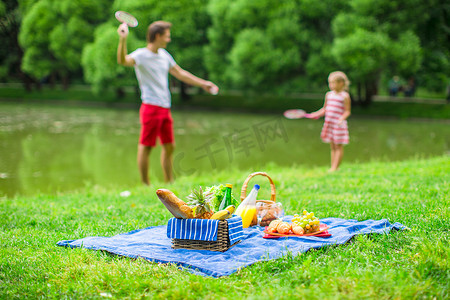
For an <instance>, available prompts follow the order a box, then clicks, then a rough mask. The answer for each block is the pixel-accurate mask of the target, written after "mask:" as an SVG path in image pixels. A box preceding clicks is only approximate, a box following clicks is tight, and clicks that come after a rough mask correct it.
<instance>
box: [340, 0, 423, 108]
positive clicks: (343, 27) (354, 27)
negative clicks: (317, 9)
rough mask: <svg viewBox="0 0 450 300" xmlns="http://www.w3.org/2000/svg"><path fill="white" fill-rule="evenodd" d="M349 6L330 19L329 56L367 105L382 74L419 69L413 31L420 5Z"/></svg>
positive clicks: (374, 1)
mask: <svg viewBox="0 0 450 300" xmlns="http://www.w3.org/2000/svg"><path fill="white" fill-rule="evenodd" d="M350 6H351V9H349V10H348V11H343V12H341V13H340V14H339V15H337V16H336V18H335V19H334V20H333V32H334V34H335V39H334V42H333V48H332V54H333V56H334V57H335V59H336V61H337V62H338V64H339V66H340V67H341V68H343V70H344V71H347V72H348V73H349V75H350V77H351V78H352V81H353V82H354V83H356V84H357V86H358V98H359V99H360V100H361V99H362V98H364V100H363V102H364V103H365V104H369V103H370V102H371V100H372V96H373V95H375V94H376V93H377V90H378V84H379V81H380V77H381V75H382V74H383V73H386V74H388V75H390V76H392V75H395V74H399V75H403V76H411V75H413V74H415V73H416V72H417V71H418V70H419V68H420V66H421V62H422V48H421V45H420V39H419V37H418V36H417V34H416V30H415V29H417V26H418V24H420V22H421V20H422V19H423V15H422V14H423V10H422V9H421V8H422V7H423V3H422V1H420V0H411V1H407V2H405V1H392V0H351V1H350ZM362 89H364V90H365V96H364V97H362V95H361V94H362Z"/></svg>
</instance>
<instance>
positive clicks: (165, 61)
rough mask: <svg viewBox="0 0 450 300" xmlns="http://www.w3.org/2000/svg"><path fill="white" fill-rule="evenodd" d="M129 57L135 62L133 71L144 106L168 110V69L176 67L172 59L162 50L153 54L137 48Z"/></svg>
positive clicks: (169, 98) (169, 103)
mask: <svg viewBox="0 0 450 300" xmlns="http://www.w3.org/2000/svg"><path fill="white" fill-rule="evenodd" d="M130 56H131V57H132V58H133V59H134V61H135V62H136V64H135V66H134V70H135V72H136V77H137V79H138V82H139V87H140V89H141V99H142V102H143V103H145V104H151V105H156V106H161V107H165V108H170V105H171V97H170V91H169V69H170V68H172V67H173V66H175V65H176V62H175V60H174V59H173V57H172V56H171V55H170V54H169V52H167V51H166V50H165V49H163V48H159V49H158V53H154V52H152V51H150V50H149V49H147V48H138V49H136V50H135V51H133V52H132V53H130Z"/></svg>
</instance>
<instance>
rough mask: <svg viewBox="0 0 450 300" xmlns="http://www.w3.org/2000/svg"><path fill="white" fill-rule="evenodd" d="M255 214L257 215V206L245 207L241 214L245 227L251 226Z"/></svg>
mask: <svg viewBox="0 0 450 300" xmlns="http://www.w3.org/2000/svg"><path fill="white" fill-rule="evenodd" d="M255 215H256V206H248V207H247V208H245V209H244V212H243V213H242V215H241V217H242V227H243V228H247V227H249V226H250V224H251V223H252V221H253V218H254V217H255Z"/></svg>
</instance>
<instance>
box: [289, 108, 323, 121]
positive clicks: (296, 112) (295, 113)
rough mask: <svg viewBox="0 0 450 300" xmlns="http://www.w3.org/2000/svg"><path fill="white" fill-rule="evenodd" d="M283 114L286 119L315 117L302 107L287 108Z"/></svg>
mask: <svg viewBox="0 0 450 300" xmlns="http://www.w3.org/2000/svg"><path fill="white" fill-rule="evenodd" d="M283 115H284V116H285V117H286V118H288V119H301V118H308V119H317V118H314V117H312V116H311V114H307V113H306V111H304V110H303V109H288V110H286V111H285V112H284V113H283Z"/></svg>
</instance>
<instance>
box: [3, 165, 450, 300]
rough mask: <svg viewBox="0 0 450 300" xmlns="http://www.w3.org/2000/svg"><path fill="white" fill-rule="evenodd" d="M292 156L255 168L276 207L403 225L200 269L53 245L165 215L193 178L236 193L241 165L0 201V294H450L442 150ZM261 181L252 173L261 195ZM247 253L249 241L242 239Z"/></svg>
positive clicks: (449, 180) (447, 180)
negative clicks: (164, 198)
mask: <svg viewBox="0 0 450 300" xmlns="http://www.w3.org/2000/svg"><path fill="white" fill-rule="evenodd" d="M326 170H327V168H325V167H321V168H314V169H307V168H304V167H299V166H293V167H291V168H280V167H278V166H276V165H273V164H269V165H267V166H266V168H264V171H266V172H267V173H268V174H269V175H270V176H271V177H272V178H273V179H274V182H275V185H276V187H277V200H278V201H280V202H282V204H283V205H284V207H285V209H286V213H287V214H294V213H297V212H300V211H302V210H303V209H307V210H308V211H313V212H315V214H316V215H317V216H318V217H319V218H325V217H339V218H346V219H357V220H366V219H381V218H387V219H388V220H389V221H390V222H391V223H393V222H400V223H402V224H404V225H406V226H408V227H409V228H410V229H411V230H409V231H401V232H392V233H390V234H386V235H370V236H358V237H356V238H355V239H353V240H352V241H351V242H349V243H347V244H345V245H341V246H333V247H328V248H325V249H320V250H314V251H310V252H307V253H304V254H302V255H299V256H296V257H293V256H292V255H287V256H285V257H283V258H282V259H278V260H272V261H268V262H260V263H256V264H254V265H252V266H250V267H248V268H245V269H242V270H240V271H239V272H238V273H234V274H232V275H231V276H228V277H222V278H219V279H215V278H210V277H201V276H198V275H193V274H190V273H188V272H186V271H181V270H178V268H177V267H176V266H175V265H162V264H156V263H149V262H147V261H144V260H143V259H129V258H124V257H117V256H113V255H110V254H108V253H104V252H99V251H93V250H86V249H68V248H63V247H58V246H56V242H58V241H60V240H65V239H78V238H83V237H86V236H112V235H116V234H119V233H124V232H128V231H131V230H134V229H138V228H144V227H147V226H154V225H163V224H165V223H166V221H167V220H168V218H169V217H170V213H169V212H168V211H167V210H166V209H165V208H164V206H163V205H162V204H161V202H160V201H159V200H158V198H157V197H156V195H155V190H156V188H163V187H164V188H169V189H171V190H172V191H174V192H175V193H176V194H177V195H179V196H180V197H181V198H183V197H185V196H186V195H188V194H189V192H190V190H191V189H192V188H193V187H197V186H198V185H202V186H209V185H213V184H218V183H232V184H233V186H234V187H235V188H234V190H233V194H234V196H235V197H238V196H239V194H240V187H241V186H242V183H243V181H244V180H245V178H246V177H247V175H248V174H249V173H250V172H253V171H259V170H248V171H239V170H231V171H230V170H227V171H223V172H218V173H215V174H210V175H192V176H189V177H180V178H178V179H177V180H176V182H175V183H173V184H171V185H165V184H163V183H160V182H155V184H154V186H152V187H150V188H147V187H142V186H135V187H130V189H129V190H130V191H131V196H129V197H127V198H124V197H121V196H120V195H119V194H120V192H121V190H118V189H114V188H105V187H101V186H86V187H85V188H84V189H82V190H79V191H77V192H71V193H64V194H57V195H46V194H41V195H35V196H33V197H21V196H18V197H16V198H6V199H5V198H3V199H0V228H1V230H0V298H1V299H24V298H57V299H61V298H88V299H102V298H124V299H137V298H155V299H167V298H169V299H180V298H187V299H199V298H204V299H262V298H270V299H293V298H301V299H330V298H346V299H362V298H369V299H392V298H437V299H448V298H449V296H450V295H449V289H450V286H449V282H450V271H449V270H450V269H449V267H450V262H449V261H450V260H449V254H450V245H449V242H450V234H449V228H450V226H449V223H448V221H449V219H450V218H449V217H450V199H449V194H450V176H449V174H450V158H449V156H441V157H436V158H431V159H420V158H417V159H415V160H409V161H403V162H393V163H385V162H371V163H367V164H345V163H344V165H343V166H342V170H340V171H339V172H336V173H333V174H330V173H327V171H326ZM266 181H267V179H265V178H263V177H261V178H255V179H253V180H252V181H251V183H252V184H253V183H259V184H261V185H262V187H261V194H260V197H259V198H260V199H261V198H266V199H267V198H268V197H269V194H270V193H269V185H268V183H267V182H266ZM248 251H251V249H249V250H248Z"/></svg>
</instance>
